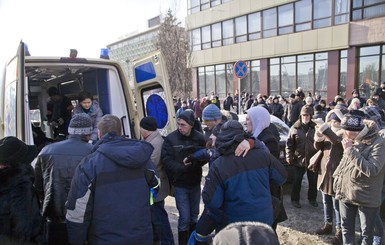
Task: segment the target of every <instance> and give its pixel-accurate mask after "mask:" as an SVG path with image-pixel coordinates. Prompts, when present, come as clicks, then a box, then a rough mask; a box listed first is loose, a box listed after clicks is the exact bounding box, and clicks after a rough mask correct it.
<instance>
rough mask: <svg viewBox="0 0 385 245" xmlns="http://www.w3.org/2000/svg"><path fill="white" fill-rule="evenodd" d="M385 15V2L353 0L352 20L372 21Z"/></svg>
mask: <svg viewBox="0 0 385 245" xmlns="http://www.w3.org/2000/svg"><path fill="white" fill-rule="evenodd" d="M384 15H385V0H353V1H352V20H362V19H371V18H376V17H380V16H384Z"/></svg>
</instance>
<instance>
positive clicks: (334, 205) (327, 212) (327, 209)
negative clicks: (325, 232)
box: [321, 192, 341, 228]
mask: <svg viewBox="0 0 385 245" xmlns="http://www.w3.org/2000/svg"><path fill="white" fill-rule="evenodd" d="M321 193H322V202H323V205H324V221H325V222H329V223H332V222H333V210H334V214H335V217H336V228H341V216H340V207H339V202H338V200H337V199H335V198H334V196H331V195H328V194H325V193H323V192H321Z"/></svg>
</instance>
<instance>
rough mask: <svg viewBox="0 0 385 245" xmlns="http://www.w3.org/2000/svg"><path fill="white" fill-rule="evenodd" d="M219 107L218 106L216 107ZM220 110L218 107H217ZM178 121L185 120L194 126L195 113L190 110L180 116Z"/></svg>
mask: <svg viewBox="0 0 385 245" xmlns="http://www.w3.org/2000/svg"><path fill="white" fill-rule="evenodd" d="M214 106H215V107H217V106H216V105H214ZM217 108H218V107H217ZM221 117H222V116H221ZM178 119H183V120H185V121H186V123H188V124H189V125H190V126H194V123H195V117H194V112H193V111H190V110H186V111H184V112H182V113H181V114H180V115H179V116H178Z"/></svg>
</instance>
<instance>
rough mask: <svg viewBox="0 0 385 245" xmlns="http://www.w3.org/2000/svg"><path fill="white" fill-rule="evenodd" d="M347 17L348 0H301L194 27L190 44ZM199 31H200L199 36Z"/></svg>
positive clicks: (293, 29) (245, 38)
mask: <svg viewBox="0 0 385 245" xmlns="http://www.w3.org/2000/svg"><path fill="white" fill-rule="evenodd" d="M201 2H202V0H201ZM383 15H385V11H384V13H383ZM348 21H349V0H301V1H297V2H295V3H289V4H285V5H281V6H277V7H274V8H270V9H265V10H263V11H259V12H254V13H250V14H248V15H244V16H240V17H236V18H233V19H229V20H224V21H222V22H220V23H221V25H220V23H216V24H212V25H207V26H203V27H200V28H197V29H193V30H191V33H192V34H191V38H193V40H192V41H191V44H192V48H193V50H201V49H208V48H215V47H219V46H226V45H230V44H233V43H241V42H247V41H251V40H256V39H260V38H268V37H274V36H277V35H285V34H289V33H293V32H301V31H306V30H311V29H317V28H323V27H328V26H333V25H338V24H343V23H347V22H348ZM220 28H221V29H220ZM199 30H201V31H199ZM198 32H199V33H201V36H200V40H199V39H198V38H199V35H198V34H197V33H198ZM220 34H222V36H221V37H220ZM214 36H215V37H216V38H217V39H215V41H214V39H213V38H214ZM211 40H212V42H211Z"/></svg>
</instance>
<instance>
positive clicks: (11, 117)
mask: <svg viewBox="0 0 385 245" xmlns="http://www.w3.org/2000/svg"><path fill="white" fill-rule="evenodd" d="M28 54H29V52H28V48H27V46H26V44H24V43H23V41H21V42H20V44H19V47H18V50H17V53H16V55H15V56H14V57H13V58H11V59H10V60H9V61H8V62H7V64H6V66H5V69H4V74H3V76H2V77H0V78H2V80H0V81H1V83H0V94H1V95H0V110H1V111H0V137H1V138H2V137H6V136H16V137H17V138H19V139H20V140H22V141H24V142H25V143H27V144H38V143H37V139H36V137H37V135H36V133H35V132H36V129H38V130H39V131H40V132H43V133H44V135H45V137H47V139H52V140H53V129H52V126H50V125H49V124H48V121H47V102H48V101H49V99H50V98H49V96H48V93H47V90H48V89H49V88H50V87H56V88H57V90H58V91H59V93H60V94H61V95H64V96H66V97H67V98H69V99H70V100H71V102H72V104H73V105H74V106H76V104H77V103H78V101H77V95H78V94H79V92H81V91H87V92H90V93H91V94H92V95H93V98H94V100H97V101H98V102H99V105H100V107H101V109H102V111H103V114H112V115H115V116H118V117H119V118H120V120H121V123H122V129H123V134H124V135H125V136H127V137H130V138H133V139H139V138H140V132H139V121H140V120H141V119H142V118H143V117H144V116H153V117H155V118H156V119H157V123H158V130H159V131H160V132H161V134H162V135H167V134H168V133H170V132H172V131H173V130H175V129H176V120H175V109H174V106H173V101H172V96H171V89H170V85H169V83H168V75H167V70H166V66H165V63H164V59H163V57H162V53H161V52H160V51H156V52H154V53H152V54H149V55H148V56H146V57H144V58H142V59H138V60H136V61H135V62H134V65H133V72H134V81H133V83H134V87H133V88H132V87H131V86H130V84H129V81H128V79H127V77H126V75H125V73H124V72H123V68H122V66H121V65H120V63H119V62H116V61H112V60H109V59H106V58H107V55H104V58H100V59H88V58H78V57H75V56H71V57H35V56H29V55H28ZM134 95H135V97H134Z"/></svg>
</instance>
